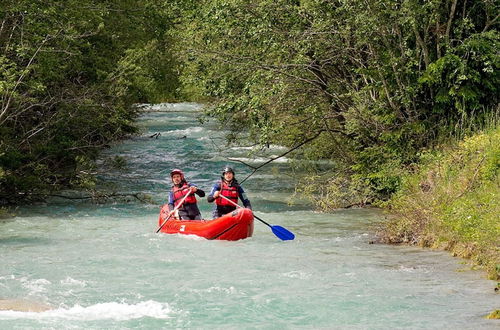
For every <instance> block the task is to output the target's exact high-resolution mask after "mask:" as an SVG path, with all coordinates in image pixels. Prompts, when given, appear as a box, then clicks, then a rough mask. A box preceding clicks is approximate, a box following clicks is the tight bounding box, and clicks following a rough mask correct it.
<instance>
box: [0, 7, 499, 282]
mask: <svg viewBox="0 0 500 330" xmlns="http://www.w3.org/2000/svg"><path fill="white" fill-rule="evenodd" d="M498 23H499V5H498V2H495V1H492V0H461V1H459V0H430V1H422V0H402V1H394V0H363V1H361V0H339V1H327V0H303V1H284V0H273V1H269V0H256V1H245V0H214V1H206V0H201V1H188V0H176V1H159V0H142V1H132V0H105V1H91V0H79V1H74V0H64V1H41V0H16V1H13V0H5V1H2V2H1V4H0V96H1V99H0V202H1V204H2V205H13V204H22V203H29V202H32V201H36V200H40V199H43V198H44V197H45V196H47V195H50V194H52V193H54V192H56V191H58V190H60V189H62V188H67V187H79V188H83V189H88V190H89V191H92V190H93V189H94V188H95V180H96V178H95V176H94V175H93V170H94V166H95V164H94V161H95V159H96V157H97V155H98V153H99V151H100V150H102V149H103V148H106V147H108V146H109V144H110V143H111V142H112V141H115V140H119V139H122V138H124V137H126V136H129V135H130V134H133V133H135V132H136V130H137V128H136V126H135V119H136V118H137V116H138V113H139V108H138V107H136V106H134V104H138V103H158V102H174V101H186V100H189V101H197V102H202V103H205V104H207V107H206V108H205V109H206V111H205V116H208V117H213V118H216V119H217V120H218V121H219V123H220V124H221V125H224V126H225V127H226V128H229V129H230V131H231V132H230V134H228V136H227V143H228V144H231V143H240V142H241V141H246V143H248V141H251V142H252V143H254V144H255V145H256V146H261V147H262V150H264V149H265V148H266V147H268V146H269V145H271V144H277V145H282V146H286V147H288V148H289V149H290V150H293V152H291V153H290V154H288V155H287V156H288V157H290V158H291V159H293V160H294V161H293V162H292V164H293V166H294V168H295V169H296V170H297V172H296V173H297V175H298V178H299V181H298V184H297V188H296V191H297V194H300V195H301V196H306V197H308V198H309V199H310V200H311V201H312V202H313V203H314V205H315V207H316V208H317V209H319V210H322V211H331V210H334V209H336V208H341V207H352V206H365V205H378V206H383V207H386V208H388V209H390V210H392V214H393V215H396V216H395V217H394V218H393V219H391V220H390V221H388V223H387V225H386V227H385V228H384V229H383V230H382V231H381V234H380V237H381V240H382V241H385V242H407V243H412V244H421V245H425V246H444V247H446V248H449V249H452V250H453V251H455V253H457V254H460V255H463V256H469V257H472V258H473V259H474V260H475V261H476V262H477V263H478V264H483V265H486V266H487V267H488V270H489V273H490V275H491V276H492V277H498V276H499V273H500V261H499V258H498V256H499V237H500V224H499V220H498V219H497V216H496V215H497V214H500V210H499V204H500V203H499V197H498V196H499V186H500V182H499V176H498V172H499V168H500V149H499V145H500V143H499V142H500V132H499V129H498V119H499V104H498V95H499V91H498V86H499V66H500V60H499V47H498V46H499V33H498ZM257 150H258V148H257Z"/></svg>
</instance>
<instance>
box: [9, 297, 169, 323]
mask: <svg viewBox="0 0 500 330" xmlns="http://www.w3.org/2000/svg"><path fill="white" fill-rule="evenodd" d="M172 314H178V312H176V311H174V310H173V309H172V308H171V307H170V306H169V305H168V304H167V303H160V302H157V301H153V300H148V301H142V302H140V303H137V304H135V305H129V304H126V303H117V302H108V303H101V304H95V305H92V306H88V307H82V306H80V305H75V306H73V307H71V308H58V309H53V310H49V311H45V312H39V313H37V312H16V311H0V320H11V319H37V320H39V319H66V320H79V321H95V320H106V319H112V320H116V321H126V320H131V319H139V318H142V317H151V318H156V319H168V318H172V317H173V316H172Z"/></svg>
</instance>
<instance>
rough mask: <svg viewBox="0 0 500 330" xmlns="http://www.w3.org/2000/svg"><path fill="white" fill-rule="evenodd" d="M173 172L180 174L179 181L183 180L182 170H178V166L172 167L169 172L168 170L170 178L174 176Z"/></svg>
mask: <svg viewBox="0 0 500 330" xmlns="http://www.w3.org/2000/svg"><path fill="white" fill-rule="evenodd" d="M174 174H180V175H181V181H184V172H182V171H181V170H179V169H178V168H174V169H173V170H172V171H171V172H170V178H172V177H173V176H174Z"/></svg>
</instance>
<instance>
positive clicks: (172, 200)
mask: <svg viewBox="0 0 500 330" xmlns="http://www.w3.org/2000/svg"><path fill="white" fill-rule="evenodd" d="M170 178H171V179H172V183H173V186H172V190H171V191H170V193H169V195H168V209H169V211H170V213H169V214H168V215H169V216H170V215H171V214H172V213H173V212H174V211H173V210H174V208H175V207H176V206H177V205H178V203H180V201H181V200H182V199H183V198H184V196H186V195H187V193H188V192H191V194H190V195H189V196H188V197H187V198H186V200H185V201H184V203H183V204H182V205H181V207H179V209H178V210H177V211H178V212H179V213H178V216H177V215H174V216H176V217H177V218H179V217H180V219H181V220H201V213H200V210H199V209H198V205H197V204H196V196H195V195H194V194H196V195H198V196H200V197H205V192H204V191H203V190H201V189H199V188H198V187H196V185H194V184H192V183H189V182H187V181H186V179H185V177H184V173H183V172H182V171H181V170H179V169H174V170H172V172H170Z"/></svg>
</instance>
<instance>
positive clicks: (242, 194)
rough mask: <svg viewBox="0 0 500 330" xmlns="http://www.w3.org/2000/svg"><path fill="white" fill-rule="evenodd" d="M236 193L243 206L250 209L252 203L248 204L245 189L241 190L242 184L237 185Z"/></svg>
mask: <svg viewBox="0 0 500 330" xmlns="http://www.w3.org/2000/svg"><path fill="white" fill-rule="evenodd" d="M238 195H239V197H240V199H241V201H242V202H243V206H244V207H246V208H247V209H250V210H251V209H252V205H251V204H250V200H249V199H248V197H247V194H245V190H243V187H242V186H238Z"/></svg>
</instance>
